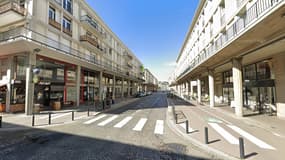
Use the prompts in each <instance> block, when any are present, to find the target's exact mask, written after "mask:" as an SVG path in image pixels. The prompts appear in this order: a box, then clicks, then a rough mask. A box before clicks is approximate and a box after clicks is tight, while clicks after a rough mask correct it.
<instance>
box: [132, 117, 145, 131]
mask: <svg viewBox="0 0 285 160" xmlns="http://www.w3.org/2000/svg"><path fill="white" fill-rule="evenodd" d="M146 121H147V119H146V118H141V119H140V120H139V122H138V123H137V124H136V126H135V127H134V128H133V130H134V131H141V130H142V129H143V127H144V125H145V123H146Z"/></svg>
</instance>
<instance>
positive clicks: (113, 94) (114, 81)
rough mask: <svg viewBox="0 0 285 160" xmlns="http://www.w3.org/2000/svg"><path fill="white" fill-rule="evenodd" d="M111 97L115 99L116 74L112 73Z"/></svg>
mask: <svg viewBox="0 0 285 160" xmlns="http://www.w3.org/2000/svg"><path fill="white" fill-rule="evenodd" d="M112 91H113V92H112V99H113V100H115V97H116V76H115V75H113V88H112Z"/></svg>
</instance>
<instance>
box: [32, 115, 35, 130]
mask: <svg viewBox="0 0 285 160" xmlns="http://www.w3.org/2000/svg"><path fill="white" fill-rule="evenodd" d="M32 126H33V127H34V126H35V114H34V113H33V117H32Z"/></svg>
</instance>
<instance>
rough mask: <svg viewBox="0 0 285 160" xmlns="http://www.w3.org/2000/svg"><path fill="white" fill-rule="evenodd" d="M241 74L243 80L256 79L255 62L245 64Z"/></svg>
mask: <svg viewBox="0 0 285 160" xmlns="http://www.w3.org/2000/svg"><path fill="white" fill-rule="evenodd" d="M243 74H244V80H245V81H250V80H256V66H255V64H251V65H248V66H245V67H244V69H243Z"/></svg>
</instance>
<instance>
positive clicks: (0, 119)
mask: <svg viewBox="0 0 285 160" xmlns="http://www.w3.org/2000/svg"><path fill="white" fill-rule="evenodd" d="M0 128H2V116H0Z"/></svg>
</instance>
